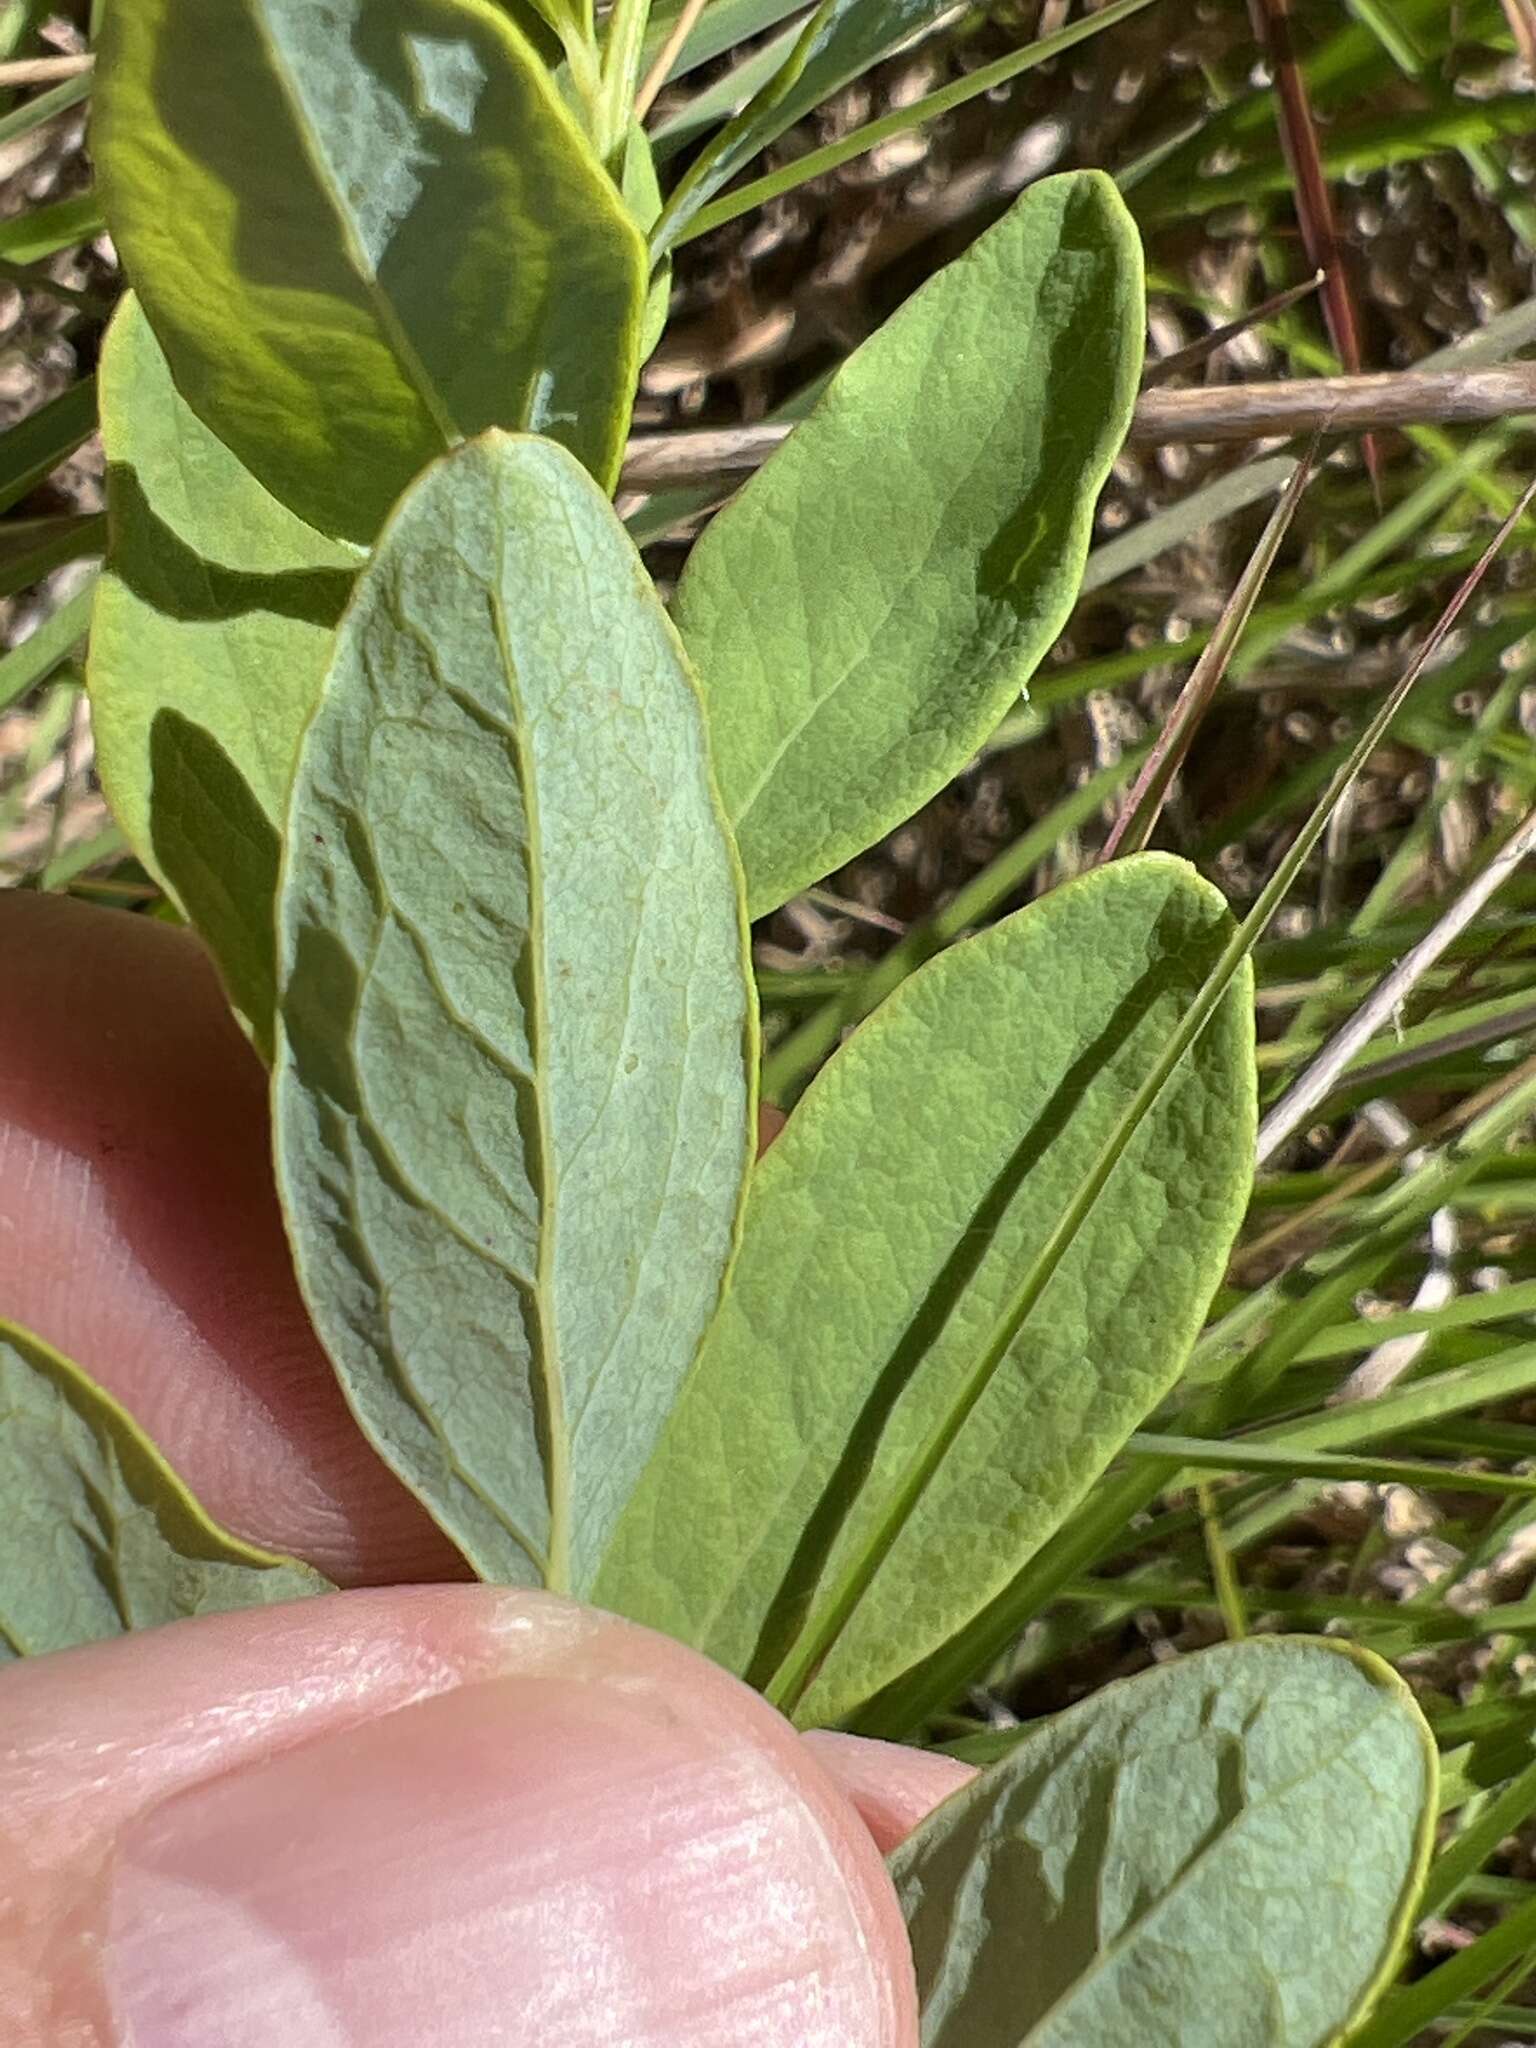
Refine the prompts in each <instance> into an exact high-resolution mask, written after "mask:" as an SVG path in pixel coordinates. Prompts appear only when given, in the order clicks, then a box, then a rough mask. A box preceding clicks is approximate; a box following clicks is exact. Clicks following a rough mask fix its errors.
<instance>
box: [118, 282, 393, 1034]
mask: <svg viewBox="0 0 1536 2048" xmlns="http://www.w3.org/2000/svg"><path fill="white" fill-rule="evenodd" d="M101 388H102V417H103V424H104V434H105V440H106V450H107V502H108V514H109V530H110V544H109V552H108V560H107V572H106V573H105V574H104V575H103V576H102V578H101V581H100V583H99V585H98V588H97V598H96V611H95V619H94V623H93V627H92V634H91V652H90V666H89V676H88V679H89V685H90V692H91V711H92V717H93V720H94V725H95V732H96V750H97V761H98V765H99V767H100V771H101V779H102V784H103V787H104V788H105V790H106V793H107V798H108V801H109V802H110V803H111V805H112V810H113V814H114V815H115V817H116V818H117V820H118V823H119V824H120V825H121V826H122V828H123V831H124V832H125V833H126V835H127V838H128V842H129V844H130V845H131V846H132V848H133V850H134V852H135V853H136V854H137V855H138V857H139V859H140V860H141V861H142V862H143V863H144V865H145V866H146V867H147V868H149V870H150V871H151V872H152V873H153V874H155V875H157V876H158V877H159V878H160V880H161V881H162V882H163V883H164V885H165V887H166V888H167V890H168V891H169V892H170V894H171V895H172V896H173V897H174V898H176V900H177V901H178V902H180V903H181V905H182V907H183V908H184V909H185V910H186V912H187V914H188V915H189V916H190V917H191V918H192V919H193V921H194V922H195V923H196V924H197V926H198V928H199V930H200V931H201V932H202V934H203V937H204V938H205V939H206V940H207V942H208V944H209V946H210V947H211V949H212V951H213V953H214V955H215V958H216V959H217V960H218V962H219V965H220V968H221V970H222V972H223V975H224V979H225V984H226V986H227V988H228V990H229V993H230V996H231V999H232V1000H233V1002H234V1003H235V1005H236V1007H237V1008H238V1009H239V1010H240V1011H241V1013H242V1015H244V1016H245V1018H246V1019H247V1020H248V1022H249V1023H250V1026H251V1030H252V1033H253V1036H254V1037H255V1040H256V1043H257V1045H258V1047H259V1048H260V1049H261V1050H262V1051H263V1053H264V1054H266V1055H267V1056H268V1057H270V1054H271V1037H272V1000H273V972H274V968H273V943H274V941H273V890H274V886H275V880H276V868H277V855H278V833H279V821H280V820H281V818H282V816H283V812H284V809H285V807H286V805H287V801H288V788H289V784H290V782H291V781H292V778H293V764H294V760H295V757H296V755H297V753H298V746H299V735H300V733H301V732H302V731H303V728H304V723H305V720H306V719H307V718H308V717H309V714H310V712H311V710H312V709H313V708H314V702H315V698H316V696H317V695H318V693H319V689H320V679H321V676H322V675H323V673H324V670H325V664H326V661H327V659H328V657H329V653H330V645H331V634H332V630H333V628H334V626H335V622H336V620H337V618H338V617H339V615H340V613H341V609H342V606H343V605H344V604H345V602H346V598H347V594H348V592H349V590H350V589H351V586H352V580H353V577H354V575H355V574H356V570H357V563H358V559H359V558H358V556H357V554H356V553H355V552H354V551H353V550H352V549H350V548H348V547H345V546H343V545H341V544H339V543H337V542H335V541H330V540H327V539H325V538H324V536H323V535H321V534H318V533H316V532H315V531H314V529H313V528H312V527H308V526H306V525H304V523H303V522H302V521H301V520H300V519H298V518H296V517H295V516H294V514H293V513H291V512H288V511H286V510H285V509H284V508H283V507H282V506H281V505H280V504H278V502H277V500H276V499H275V498H273V497H271V496H269V495H268V493H267V492H266V491H265V490H264V489H263V488H262V486H261V485H260V484H259V483H257V481H256V480H255V478H254V477H253V476H252V475H251V474H250V472H249V471H248V470H246V469H243V468H242V467H241V465H240V464H239V463H238V462H237V461H236V459H235V457H234V456H233V455H231V454H230V452H229V450H228V449H227V448H225V447H224V446H223V444H222V443H221V442H220V441H218V440H216V439H215V438H214V436H213V435H212V434H211V433H210V432H209V431H208V429H207V428H206V427H205V426H204V425H203V423H202V421H201V420H199V419H198V418H197V416H196V415H195V414H194V413H193V412H192V410H191V408H190V407H189V406H188V405H186V403H185V402H184V401H183V400H182V399H181V398H180V396H179V395H178V393H177V391H176V387H175V385H174V384H173V383H172V382H171V377H170V372H169V370H168V368H167V366H166V361H165V357H164V355H163V354H162V353H161V350H160V347H159V344H158V343H157V342H156V340H155V337H154V335H153V334H152V333H151V332H150V329H149V323H148V321H147V320H146V319H145V318H144V315H143V313H142V311H141V310H140V309H139V307H138V306H137V304H136V303H135V302H134V301H133V300H132V299H128V300H125V301H124V302H123V304H122V306H121V307H120V308H119V310H118V312H117V314H116V316H115V317H114V319H113V322H112V327H111V330H110V332H109V334H108V336H107V342H106V347H105V349H104V351H103V354H102V365H101Z"/></svg>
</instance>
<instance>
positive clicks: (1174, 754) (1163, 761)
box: [1099, 437, 1317, 864]
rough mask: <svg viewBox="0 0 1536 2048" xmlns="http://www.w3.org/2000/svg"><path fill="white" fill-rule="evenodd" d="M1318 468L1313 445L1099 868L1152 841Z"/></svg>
mask: <svg viewBox="0 0 1536 2048" xmlns="http://www.w3.org/2000/svg"><path fill="white" fill-rule="evenodd" d="M1316 467H1317V440H1316V438H1315V437H1314V440H1313V443H1312V446H1311V447H1310V448H1309V449H1308V450H1307V453H1306V455H1305V456H1304V457H1303V458H1302V460H1301V461H1300V462H1298V463H1297V465H1296V468H1295V471H1294V473H1293V475H1292V477H1291V480H1290V482H1289V483H1288V484H1287V485H1286V487H1285V490H1284V492H1283V493H1282V495H1281V498H1280V502H1279V503H1278V504H1277V505H1276V507H1275V509H1274V511H1273V512H1272V513H1271V514H1270V517H1269V520H1268V523H1267V524H1266V525H1265V528H1264V531H1263V533H1262V534H1261V535H1260V537H1259V541H1258V545H1257V546H1256V547H1255V548H1254V551H1253V553H1252V555H1251V556H1250V557H1249V560H1248V565H1247V567H1246V568H1245V569H1244V570H1243V573H1242V575H1241V576H1240V577H1239V578H1238V581H1237V585H1236V587H1235V589H1234V590H1233V591H1232V593H1231V595H1230V596H1229V597H1228V599H1227V601H1226V604H1225V605H1224V606H1223V607H1222V613H1221V617H1220V619H1219V620H1218V621H1217V623H1216V630H1215V632H1214V633H1213V634H1212V635H1211V637H1210V640H1209V641H1208V642H1207V643H1206V646H1205V649H1204V651H1203V652H1202V654H1201V655H1200V658H1199V660H1198V661H1197V662H1196V663H1195V665H1194V668H1193V669H1192V670H1191V671H1190V674H1189V677H1188V679H1187V680H1186V682H1185V684H1184V687H1183V689H1182V690H1181V691H1180V692H1179V700H1178V702H1177V703H1176V704H1175V705H1174V707H1173V712H1172V715H1171V716H1170V717H1169V719H1168V721H1167V723H1166V724H1165V725H1164V727H1163V730H1162V732H1161V733H1160V734H1159V735H1158V739H1157V743H1156V745H1155V746H1154V747H1153V749H1152V751H1151V753H1150V754H1149V755H1148V756H1147V758H1146V760H1145V761H1144V762H1143V763H1142V767H1141V773H1140V774H1139V775H1138V776H1137V778H1136V780H1135V782H1134V783H1133V784H1132V786H1131V791H1130V794H1129V795H1128V796H1127V797H1126V799H1125V801H1124V803H1123V804H1122V805H1121V807H1120V815H1119V816H1118V817H1117V818H1116V819H1115V822H1114V826H1113V828H1112V830H1111V832H1110V835H1109V838H1108V839H1107V840H1106V841H1105V844H1104V850H1103V852H1102V853H1101V854H1100V855H1099V862H1100V864H1103V863H1104V862H1107V861H1112V860H1114V859H1116V858H1117V857H1118V856H1120V855H1121V854H1125V853H1136V852H1139V851H1140V850H1141V849H1142V848H1143V847H1145V846H1146V845H1147V844H1148V843H1149V842H1150V840H1151V837H1152V833H1153V831H1154V829H1155V827H1156V825H1157V820H1158V817H1159V815H1160V814H1161V811H1162V807H1163V804H1164V803H1165V802H1166V800H1167V796H1168V791H1169V790H1170V789H1171V788H1172V786H1173V778H1174V776H1175V775H1177V773H1178V772H1179V769H1180V767H1181V766H1182V765H1183V762H1184V758H1185V756H1186V755H1187V754H1188V752H1189V749H1190V746H1191V745H1192V744H1193V741H1194V737H1195V734H1196V733H1197V732H1198V730H1199V728H1200V722H1201V720H1202V719H1203V718H1204V716H1205V714H1206V712H1207V711H1208V710H1209V709H1210V707H1211V701H1212V699H1213V698H1214V697H1215V695H1216V692H1217V690H1218V689H1219V688H1220V687H1221V680H1222V677H1223V676H1224V675H1225V674H1226V672H1227V665H1228V663H1229V662H1230V661H1231V659H1232V656H1233V654H1234V653H1235V651H1236V649H1237V644H1238V641H1239V640H1240V638H1241V637H1242V632H1243V628H1244V627H1245V626H1246V625H1247V623H1248V620H1249V618H1250V616H1251V614H1252V612H1253V608H1254V606H1255V605H1256V604H1257V603H1258V600H1259V593H1260V591H1261V590H1262V589H1263V588H1264V583H1265V580H1266V578H1267V577H1268V575H1269V572H1270V570H1271V569H1272V568H1273V567H1274V561H1275V556H1276V555H1277V554H1278V553H1279V551H1280V543H1281V542H1282V541H1283V540H1284V538H1285V535H1286V532H1287V531H1288V529H1289V527H1290V523H1291V520H1292V518H1293V517H1294V515H1295V511H1296V507H1297V505H1298V504H1299V503H1300V502H1301V494H1302V492H1303V491H1304V490H1305V489H1306V488H1307V485H1308V484H1309V483H1310V482H1311V480H1312V474H1313V471H1314V470H1315V468H1316Z"/></svg>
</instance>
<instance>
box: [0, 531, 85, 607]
mask: <svg viewBox="0 0 1536 2048" xmlns="http://www.w3.org/2000/svg"><path fill="white" fill-rule="evenodd" d="M106 544H107V522H106V519H105V518H104V517H103V516H102V515H101V514H99V513H88V514H86V515H85V516H84V517H80V516H78V515H77V514H75V513H68V514H65V515H64V516H62V517H60V518H58V519H13V520H8V521H6V522H4V523H0V597H13V596H14V595H15V594H16V592H17V591H18V590H25V589H26V588H27V587H28V585H30V584H33V583H37V582H40V581H41V579H42V578H43V577H44V576H47V575H50V574H51V573H52V572H53V571H54V570H55V569H61V568H62V567H63V566H64V564H65V563H66V562H78V561H80V560H81V559H82V558H83V557H84V556H86V555H99V554H101V553H102V552H103V550H104V549H105V547H106Z"/></svg>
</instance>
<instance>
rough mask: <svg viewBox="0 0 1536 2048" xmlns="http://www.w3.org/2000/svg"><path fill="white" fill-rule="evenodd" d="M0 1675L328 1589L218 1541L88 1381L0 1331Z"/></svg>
mask: <svg viewBox="0 0 1536 2048" xmlns="http://www.w3.org/2000/svg"><path fill="white" fill-rule="evenodd" d="M0 1410H3V1412H4V1415H5V1427H4V1429H3V1430H0V1499H3V1500H4V1501H5V1510H6V1532H5V1542H4V1544H3V1545H0V1662H3V1661H5V1660H6V1659H7V1658H9V1657H22V1656H33V1655H36V1654H38V1653H40V1652H42V1651H44V1650H65V1649H69V1648H70V1647H71V1646H72V1645H73V1644H76V1643H94V1642H99V1641H101V1640H102V1639H103V1638H104V1637H107V1636H116V1635H121V1634H123V1633H124V1632H125V1631H126V1630H128V1629H133V1628H152V1627H154V1626H155V1624H156V1623H158V1622H162V1621H174V1620H176V1619H178V1618H179V1617H180V1616H183V1615H189V1614H215V1613H221V1612H223V1611H225V1610H226V1609H229V1608H234V1607H265V1606H267V1605H268V1604H269V1603H270V1602H272V1601H274V1600H296V1599H299V1598H300V1597H301V1596H302V1595H304V1594H307V1593H323V1592H326V1591H328V1590H329V1585H328V1582H327V1581H326V1580H325V1579H323V1578H322V1577H321V1576H320V1574H319V1573H318V1572H315V1571H311V1570H310V1568H309V1567H308V1566H307V1565H302V1564H295V1563H294V1562H293V1561H292V1560H291V1559H288V1558H281V1557H273V1556H271V1555H270V1554H269V1553H268V1552H266V1551H264V1550H257V1549H256V1548H254V1546H252V1545H251V1544H248V1543H242V1542H241V1541H240V1540H239V1539H238V1538H237V1537H234V1536H231V1535H230V1534H229V1532H228V1531H227V1530H225V1529H221V1528H220V1527H219V1526H218V1524H217V1523H216V1522H213V1521H210V1520H209V1518H208V1516H207V1515H206V1514H205V1513H204V1512H203V1510H202V1509H201V1508H200V1507H199V1506H198V1504H197V1502H196V1501H195V1500H194V1499H193V1498H192V1496H191V1494H189V1493H188V1492H187V1490H186V1488H185V1487H184V1486H183V1485H182V1483H181V1481H180V1480H179V1479H178V1478H177V1477H176V1475H175V1473H174V1472H173V1471H172V1470H171V1468H170V1467H169V1465H167V1464H166V1462H165V1460H164V1459H163V1458H162V1457H161V1455H160V1453H159V1452H158V1451H157V1450H156V1449H155V1447H154V1445H153V1444H151V1443H150V1441H149V1440H148V1438H147V1437H145V1436H143V1435H142V1434H141V1433H140V1431H139V1429H138V1427H137V1425H136V1424H135V1423H134V1422H133V1421H132V1420H131V1419H130V1417H129V1416H127V1415H126V1414H125V1413H124V1412H123V1410H122V1409H121V1408H119V1407H118V1405H117V1403H116V1402H115V1401H114V1400H112V1399H111V1398H110V1397H109V1396H108V1395H106V1394H104V1393H103V1392H102V1391H101V1389H100V1387H98V1386H95V1385H94V1384H93V1383H92V1382H91V1381H90V1380H88V1379H87V1378H86V1376H85V1374H84V1373H83V1372H81V1370H80V1368H79V1367H78V1366H76V1365H71V1364H70V1362H69V1361H68V1360H67V1359H65V1358H61V1357H60V1356H59V1354H58V1353H57V1352H56V1351H52V1350H50V1349H49V1347H48V1346H47V1345H46V1344H44V1343H42V1342H41V1341H40V1340H39V1339H38V1338H36V1337H33V1336H30V1335H29V1334H28V1333H27V1332H26V1331H25V1330H20V1329H18V1328H17V1327H16V1326H15V1325H14V1324H13V1323H6V1322H0Z"/></svg>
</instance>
